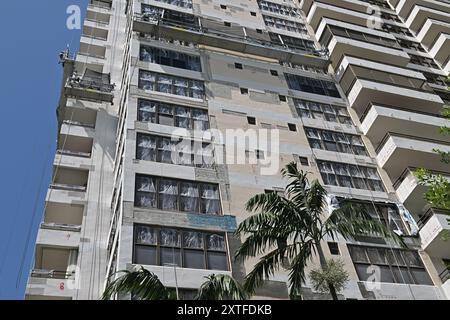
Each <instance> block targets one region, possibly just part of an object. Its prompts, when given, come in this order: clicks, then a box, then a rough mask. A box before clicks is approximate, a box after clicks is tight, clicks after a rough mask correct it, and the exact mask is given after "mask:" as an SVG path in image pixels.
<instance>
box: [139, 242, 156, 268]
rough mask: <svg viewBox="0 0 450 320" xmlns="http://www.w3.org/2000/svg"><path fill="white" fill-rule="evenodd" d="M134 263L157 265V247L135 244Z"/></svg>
mask: <svg viewBox="0 0 450 320" xmlns="http://www.w3.org/2000/svg"><path fill="white" fill-rule="evenodd" d="M134 263H136V264H144V265H156V247H147V246H135V249H134Z"/></svg>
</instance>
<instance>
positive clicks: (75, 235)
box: [36, 224, 81, 248]
mask: <svg viewBox="0 0 450 320" xmlns="http://www.w3.org/2000/svg"><path fill="white" fill-rule="evenodd" d="M41 226H43V228H41V229H40V230H39V233H38V236H37V239H36V245H42V246H55V245H57V246H61V247H66V248H67V247H78V246H79V244H80V236H81V235H80V230H81V227H80V226H71V227H69V226H61V225H59V226H57V225H55V224H52V225H49V224H42V225H41ZM49 227H50V228H49Z"/></svg>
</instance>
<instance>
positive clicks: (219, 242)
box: [207, 234, 225, 251]
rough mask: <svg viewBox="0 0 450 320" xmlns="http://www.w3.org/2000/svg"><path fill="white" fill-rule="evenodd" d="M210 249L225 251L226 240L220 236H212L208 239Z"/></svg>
mask: <svg viewBox="0 0 450 320" xmlns="http://www.w3.org/2000/svg"><path fill="white" fill-rule="evenodd" d="M207 238H208V249H209V250H217V251H225V238H224V236H221V235H218V234H211V235H209V236H208V237H207Z"/></svg>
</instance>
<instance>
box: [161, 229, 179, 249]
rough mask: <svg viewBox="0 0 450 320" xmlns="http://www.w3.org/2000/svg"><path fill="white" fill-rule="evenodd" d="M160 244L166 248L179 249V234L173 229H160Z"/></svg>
mask: <svg viewBox="0 0 450 320" xmlns="http://www.w3.org/2000/svg"><path fill="white" fill-rule="evenodd" d="M160 244H161V245H162V246H167V247H180V246H181V237H180V233H179V232H178V231H177V230H175V229H161V241H160Z"/></svg>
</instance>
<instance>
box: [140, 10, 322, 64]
mask: <svg viewBox="0 0 450 320" xmlns="http://www.w3.org/2000/svg"><path fill="white" fill-rule="evenodd" d="M192 19H194V20H193V21H192V23H190V24H188V23H184V22H181V21H175V20H170V19H165V18H161V17H160V16H149V15H148V14H140V13H136V14H135V15H134V23H133V31H136V32H140V33H146V34H152V35H164V38H168V39H183V41H185V42H192V43H196V44H198V45H205V46H210V47H216V48H221V49H225V50H232V51H237V52H241V53H247V54H254V55H259V56H264V57H267V58H273V59H277V60H279V61H283V62H290V63H293V64H305V65H310V66H314V67H318V68H321V69H324V68H326V67H327V66H328V59H327V58H326V57H325V56H321V53H319V52H318V51H314V50H306V49H297V48H295V47H292V46H289V45H282V44H278V43H274V42H272V41H271V40H270V37H269V35H267V34H260V33H257V32H255V31H254V30H251V29H246V28H245V27H234V28H233V30H232V31H230V30H229V29H230V28H228V29H223V24H220V23H217V22H215V21H213V20H209V19H203V18H197V17H193V18H192ZM196 19H199V20H196ZM205 26H207V27H205Z"/></svg>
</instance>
